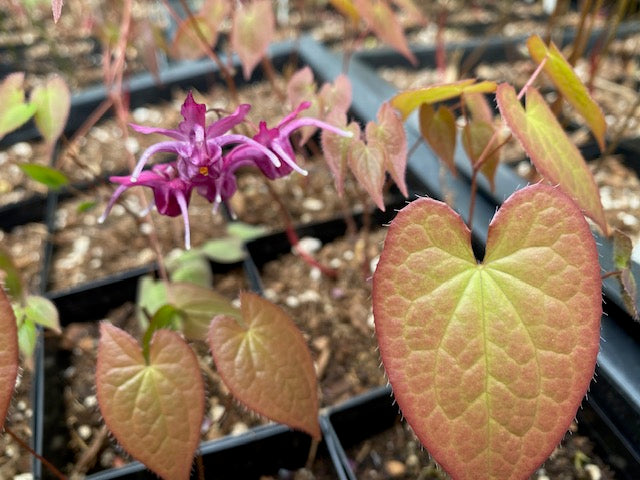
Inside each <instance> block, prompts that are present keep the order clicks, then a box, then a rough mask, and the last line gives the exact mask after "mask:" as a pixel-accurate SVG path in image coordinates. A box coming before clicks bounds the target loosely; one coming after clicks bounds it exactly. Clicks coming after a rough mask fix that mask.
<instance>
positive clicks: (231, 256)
mask: <svg viewBox="0 0 640 480" xmlns="http://www.w3.org/2000/svg"><path fill="white" fill-rule="evenodd" d="M200 250H202V253H204V254H205V255H206V256H207V257H208V258H209V259H211V260H213V261H214V262H218V263H238V262H241V261H242V259H244V257H245V252H244V249H243V248H242V240H241V239H239V238H236V237H231V236H228V237H220V238H214V239H213V240H209V241H208V242H206V243H205V244H204V245H202V247H200Z"/></svg>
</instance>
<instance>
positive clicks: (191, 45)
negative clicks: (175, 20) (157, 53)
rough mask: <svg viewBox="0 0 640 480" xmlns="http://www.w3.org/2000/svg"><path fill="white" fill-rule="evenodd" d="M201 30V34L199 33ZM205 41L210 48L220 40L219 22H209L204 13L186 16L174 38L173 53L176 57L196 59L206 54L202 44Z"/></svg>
mask: <svg viewBox="0 0 640 480" xmlns="http://www.w3.org/2000/svg"><path fill="white" fill-rule="evenodd" d="M197 30H199V31H200V34H198V33H197ZM203 40H204V41H205V42H206V44H207V46H208V47H209V48H214V47H215V45H216V42H217V41H218V30H217V24H212V23H209V21H208V20H207V18H206V17H204V16H203V15H194V16H193V19H191V18H185V19H184V20H182V22H180V25H178V30H177V31H176V35H175V37H174V38H173V45H172V50H171V54H172V55H173V56H174V57H176V58H182V59H185V60H195V59H198V58H200V57H202V56H203V55H205V54H206V52H207V49H206V47H205V46H204V45H203V44H202V41H203Z"/></svg>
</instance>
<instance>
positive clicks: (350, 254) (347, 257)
mask: <svg viewBox="0 0 640 480" xmlns="http://www.w3.org/2000/svg"><path fill="white" fill-rule="evenodd" d="M354 256H355V254H354V253H353V251H351V250H345V252H344V253H343V254H342V258H344V259H345V260H346V261H347V262H348V261H350V260H353V257H354Z"/></svg>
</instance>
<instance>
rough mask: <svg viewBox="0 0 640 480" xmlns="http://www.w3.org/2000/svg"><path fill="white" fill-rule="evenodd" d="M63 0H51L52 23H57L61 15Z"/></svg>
mask: <svg viewBox="0 0 640 480" xmlns="http://www.w3.org/2000/svg"><path fill="white" fill-rule="evenodd" d="M63 3H64V2H63V0H51V10H52V11H53V23H58V20H60V15H62V4H63Z"/></svg>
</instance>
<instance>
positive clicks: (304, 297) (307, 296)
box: [298, 290, 320, 303]
mask: <svg viewBox="0 0 640 480" xmlns="http://www.w3.org/2000/svg"><path fill="white" fill-rule="evenodd" d="M298 300H300V302H301V303H309V302H312V303H314V302H319V301H320V294H319V293H318V292H316V291H315V290H305V291H304V292H302V293H301V294H300V295H298Z"/></svg>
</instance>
